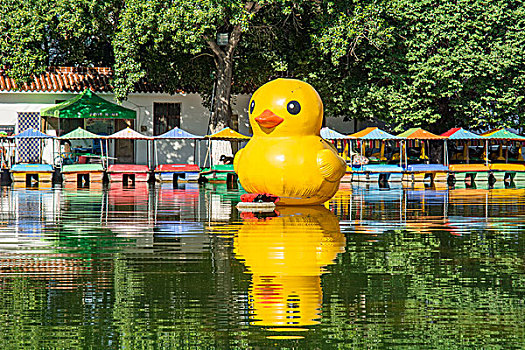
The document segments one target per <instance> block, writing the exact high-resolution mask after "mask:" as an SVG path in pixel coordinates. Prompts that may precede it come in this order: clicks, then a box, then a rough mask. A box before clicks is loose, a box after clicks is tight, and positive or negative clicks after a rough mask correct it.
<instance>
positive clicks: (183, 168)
mask: <svg viewBox="0 0 525 350" xmlns="http://www.w3.org/2000/svg"><path fill="white" fill-rule="evenodd" d="M200 170H201V169H200V168H199V166H198V165H195V164H161V165H159V166H157V167H156V168H155V172H156V173H193V172H196V173H198V172H200Z"/></svg>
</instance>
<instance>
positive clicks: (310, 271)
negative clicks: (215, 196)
mask: <svg viewBox="0 0 525 350" xmlns="http://www.w3.org/2000/svg"><path fill="white" fill-rule="evenodd" d="M278 211H279V216H278V217H273V218H266V219H265V220H256V219H253V220H245V222H244V223H243V225H242V227H240V228H239V230H238V232H237V233H236V234H235V236H234V238H233V247H234V254H235V257H236V258H237V259H239V260H241V261H243V263H244V265H245V266H246V269H247V272H248V273H250V274H251V275H252V283H251V285H250V289H249V296H250V304H249V307H250V319H251V321H250V323H251V324H252V325H254V326H262V327H271V328H270V329H271V330H274V331H282V332H284V333H286V332H293V331H297V330H301V329H300V327H304V326H312V325H316V324H318V323H319V322H320V318H321V314H320V309H321V305H322V297H323V293H322V289H321V275H322V274H323V273H325V272H326V269H325V268H326V266H327V265H331V264H333V263H334V260H335V259H336V257H337V255H338V254H339V253H343V252H344V250H345V242H346V240H345V237H344V235H343V234H342V233H341V231H340V228H339V220H338V219H337V217H336V216H335V215H334V214H333V213H332V212H331V211H329V210H328V209H326V208H324V207H322V206H313V207H304V206H303V207H282V208H279V209H278ZM287 334H289V333H287Z"/></svg>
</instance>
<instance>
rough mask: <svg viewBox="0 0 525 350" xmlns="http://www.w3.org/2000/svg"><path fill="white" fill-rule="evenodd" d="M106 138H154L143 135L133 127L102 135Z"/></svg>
mask: <svg viewBox="0 0 525 350" xmlns="http://www.w3.org/2000/svg"><path fill="white" fill-rule="evenodd" d="M101 137H102V138H104V139H118V140H153V137H152V136H146V135H143V134H141V133H139V132H137V131H135V130H133V129H131V128H129V127H128V128H125V129H123V130H120V131H117V132H116V133H114V134H111V135H108V136H101Z"/></svg>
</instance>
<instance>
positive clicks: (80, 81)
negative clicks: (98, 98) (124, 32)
mask: <svg viewBox="0 0 525 350" xmlns="http://www.w3.org/2000/svg"><path fill="white" fill-rule="evenodd" d="M112 79H113V69H111V68H109V67H49V68H47V69H46V71H45V72H44V73H43V74H41V75H40V76H35V77H34V79H33V81H32V82H30V83H24V84H23V85H22V86H18V84H16V82H15V80H14V79H13V78H11V77H9V75H8V72H7V71H6V69H5V68H0V92H11V91H18V92H68V93H69V92H82V91H84V90H85V89H91V90H93V91H94V92H112V91H113V87H112V85H111V81H112ZM183 91H184V90H182V89H181V90H180V92H183ZM135 92H142V93H147V92H164V90H163V89H162V87H161V86H158V85H154V84H150V83H148V82H146V81H145V80H141V81H140V82H138V83H137V84H135ZM186 92H193V91H186Z"/></svg>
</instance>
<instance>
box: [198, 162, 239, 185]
mask: <svg viewBox="0 0 525 350" xmlns="http://www.w3.org/2000/svg"><path fill="white" fill-rule="evenodd" d="M200 177H201V179H202V180H203V181H205V182H211V183H233V182H235V181H237V174H236V173H235V171H234V170H233V164H217V165H212V166H211V168H204V169H202V171H201V172H200Z"/></svg>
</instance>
